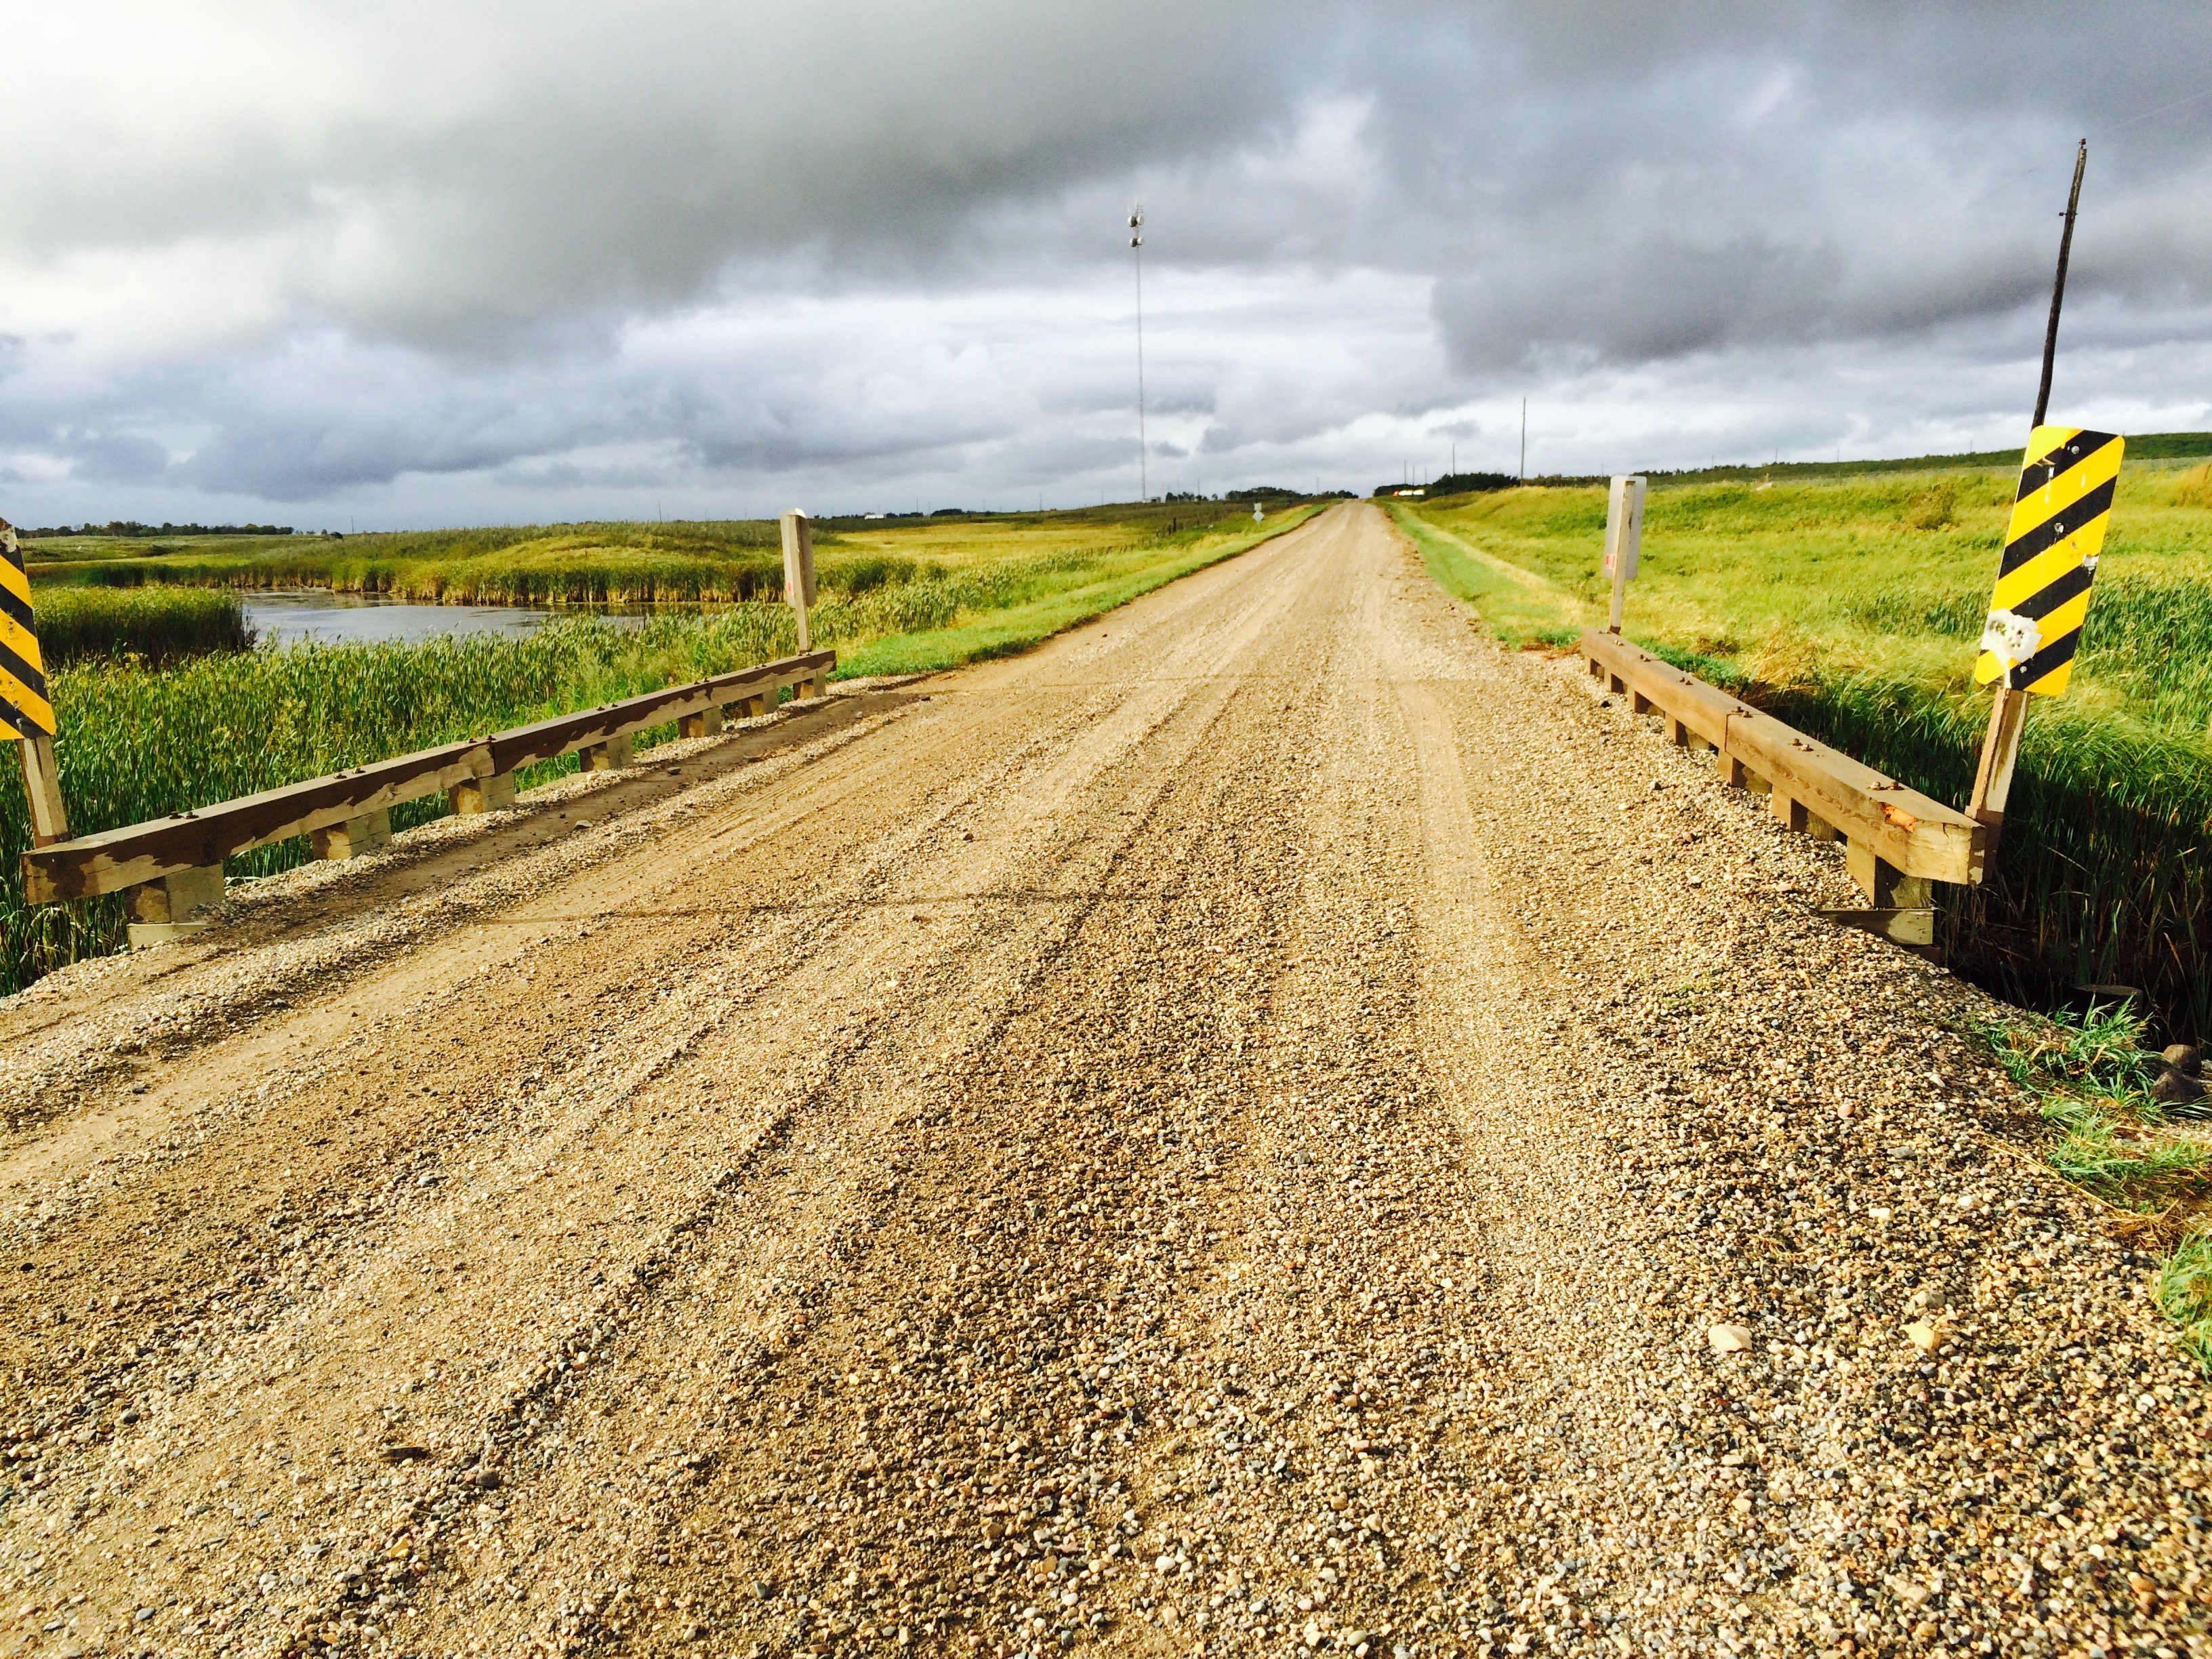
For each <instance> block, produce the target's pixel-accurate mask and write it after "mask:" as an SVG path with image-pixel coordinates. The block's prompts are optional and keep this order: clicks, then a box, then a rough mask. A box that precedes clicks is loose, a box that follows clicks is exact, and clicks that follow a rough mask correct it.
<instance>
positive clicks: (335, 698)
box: [0, 606, 790, 990]
mask: <svg viewBox="0 0 2212 1659" xmlns="http://www.w3.org/2000/svg"><path fill="white" fill-rule="evenodd" d="M778 611H781V607H780V606H775V607H770V606H758V607H749V608H747V609H745V610H743V611H735V612H732V613H730V614H728V615H726V616H722V617H708V618H696V617H693V618H683V619H678V618H665V619H655V620H651V621H648V622H647V623H646V624H645V625H644V626H643V627H641V628H623V627H619V626H617V625H616V624H614V623H609V622H605V621H604V620H601V619H599V618H596V617H580V618H575V619H563V620H561V621H558V622H556V623H549V624H548V625H547V626H546V627H544V628H543V629H539V630H538V631H537V632H536V633H534V634H528V635H520V636H516V635H505V634H502V635H484V634H476V635H452V636H448V637H446V638H441V639H437V640H434V641H429V642H428V643H426V644H421V645H390V644H382V645H355V644H349V645H337V646H328V645H314V644H305V645H296V646H290V647H285V648H284V649H282V650H259V651H252V652H246V653H240V654H234V655H221V656H206V657H201V658H197V659H193V660H191V661H188V662H185V663H182V664H179V665H175V666H172V667H153V666H149V665H145V664H143V663H136V662H131V661H127V660H125V661H115V660H107V661H97V662H88V663H84V664H80V665H76V666H73V667H64V668H61V669H58V670H57V671H55V672H54V673H53V674H52V675H51V676H50V677H49V683H50V684H51V686H52V690H53V693H54V708H55V712H56V714H57V716H58V720H59V724H60V726H61V730H60V732H58V735H57V738H56V742H55V745H54V746H55V753H56V756H57V757H58V760H59V763H60V766H61V781H62V794H63V798H64V800H65V801H66V802H67V803H68V806H69V813H70V827H71V828H72V829H75V830H76V831H77V832H78V833H80V834H82V833H87V832H89V831H92V830H96V829H111V828H114V827H117V826H119V825H122V824H127V823H141V822H143V821H144V820H146V819H149V818H155V817H163V816H165V815H167V814H168V813H171V812H179V811H187V810H189V809H191V808H194V807H198V806H204V805H208V804H209V803H210V802H212V801H218V800H224V799H229V798H231V797H233V796H237V795H245V794H251V793H254V792H255V791H257V790H261V789H270V788H274V787H277V786H279V785H281V784H286V783H295V782H297V781H301V779H304V778H311V777H316V776H319V775H323V774H325V773H328V772H335V771H337V770H340V769H343V768H345V767H349V766H361V765H364V764H366V763H368V762H371V761H374V760H381V759H384V758H386V757H389V756H392V755H397V754H404V753H405V752H407V751H408V750H413V749H422V748H428V747H429V746H430V745H432V744H440V743H449V742H453V741H456V740H458V739H459V738H467V737H472V736H477V735H479V734H482V733H484V732H491V731H495V730H497V729H499V728H501V727H503V726H519V725H522V724H524V723H526V722H527V721H530V720H541V719H544V718H546V717H548V716H550V715H553V714H562V713H565V712H567V711H568V710H569V709H572V708H587V707H589V706H591V705H592V704H594V703H599V702H611V701H613V700H614V699H616V698H617V697H625V696H636V695H637V694H639V693H641V692H644V691H651V690H658V689H659V687H661V686H664V685H671V684H679V683H681V682H682V681H684V680H690V679H698V678H703V677H704V676H706V675H708V674H714V673H721V672H725V671H728V670H730V669H732V668H738V667H742V666H744V665H746V664H748V663H753V662H759V661H763V660H764V659H768V658H769V657H772V656H775V655H778V654H781V653H784V652H787V651H788V649H789V648H790V640H789V632H790V619H789V613H788V612H784V613H783V614H782V615H781V617H778V616H777V615H776V614H775V613H776V612H778ZM779 624H780V626H779ZM573 766H574V763H573V761H569V762H562V763H549V764H548V766H547V767H546V768H545V769H544V770H545V772H546V773H547V774H548V775H550V774H551V773H552V772H556V771H558V770H561V769H564V768H568V769H573ZM444 809H445V802H444V800H443V799H442V798H432V799H424V800H419V801H414V802H410V803H409V804H408V805H404V806H401V807H398V808H396V809H394V811H393V813H392V822H393V823H394V824H395V825H396V826H401V827H404V826H406V825H410V824H414V823H422V822H425V821H427V820H428V819H429V818H431V817H435V816H437V815H438V814H439V813H440V812H441V811H444ZM29 845H30V836H29V821H28V816H27V810H26V806H25V803H24V799H23V780H22V774H21V769H19V768H16V767H15V766H12V765H0V859H4V860H6V865H5V870H4V872H0V987H4V988H5V989H7V990H16V989H20V988H21V987H23V986H24V985H27V984H28V983H30V981H33V980H34V979H36V978H38V977H39V976H40V975H41V974H44V973H46V972H49V971H51V970H52V969H55V968H57V967H59V966H61V965H63V964H64V963H70V962H74V961H76V960H78V959H80V958H82V957H88V956H100V955H104V954H106V953H107V952H108V951H112V950H114V949H116V948H117V946H118V944H119V943H120V940H121V938H122V932H123V927H124V923H125V920H126V918H125V915H124V908H123V902H122V900H121V898H120V896H109V897H106V898H102V899H95V900H90V901H86V902H80V903H73V904H57V905H42V906H39V907H36V908H33V907H29V906H27V905H25V904H24V902H23V899H22V875H21V855H22V854H23V853H24V852H25V851H26V850H27V848H28V847H29ZM306 858H307V843H306V842H305V840H304V839H299V840H295V841H291V842H283V843H280V844H279V845H277V846H274V847H265V848H259V849H258V850H257V851H254V852H252V853H247V854H241V855H240V856H239V857H236V858H234V859H232V860H230V861H229V865H228V868H229V870H230V872H231V873H232V874H234V875H264V874H269V873H272V872H276V871H278V870H283V869H287V868H289V867H290V866H294V865H295V864H299V863H301V862H302V861H304V860H306Z"/></svg>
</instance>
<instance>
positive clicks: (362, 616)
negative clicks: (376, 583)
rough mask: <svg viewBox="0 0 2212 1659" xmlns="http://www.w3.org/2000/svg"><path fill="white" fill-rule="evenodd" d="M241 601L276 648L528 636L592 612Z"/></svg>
mask: <svg viewBox="0 0 2212 1659" xmlns="http://www.w3.org/2000/svg"><path fill="white" fill-rule="evenodd" d="M240 597H241V598H242V599H244V600H245V601H246V621H247V622H248V623H250V624H251V625H252V628H253V629H254V630H255V632H256V633H257V634H258V635H259V636H260V639H261V641H262V642H263V643H264V644H275V645H297V644H299V643H300V642H301V641H303V640H313V641H319V642H322V643H325V644H338V643H344V644H362V643H372V644H380V643H385V642H390V641H397V642H398V643H400V644H404V645H413V644H417V643H419V642H421V641H423V640H428V639H435V638H436V637H437V636H438V635H441V634H528V633H532V632H534V631H535V630H536V629H539V628H542V627H544V625H545V623H548V622H550V621H551V620H552V619H553V618H554V617H556V616H564V615H565V616H574V615H575V614H576V613H577V611H580V610H585V609H587V608H588V607H584V606H575V607H572V608H571V609H569V610H568V611H537V610H532V609H530V608H529V607H527V606H524V605H413V604H410V603H408V602H407V601H405V600H402V599H381V598H378V597H376V596H374V595H369V594H360V593H326V592H317V591H313V590H309V591H305V592H301V591H296V590H288V591H285V592H270V593H246V594H242V595H240ZM597 614H599V615H601V616H604V617H606V618H607V619H608V620H609V621H611V622H615V623H623V624H626V625H628V626H630V627H635V626H636V625H637V624H638V623H641V622H643V621H644V620H645V618H644V617H643V616H642V615H641V614H640V613H639V612H636V611H605V610H601V611H598V612H597Z"/></svg>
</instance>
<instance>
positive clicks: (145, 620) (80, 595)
mask: <svg viewBox="0 0 2212 1659" xmlns="http://www.w3.org/2000/svg"><path fill="white" fill-rule="evenodd" d="M32 611H33V616H34V618H35V621H36V624H37V627H38V632H39V650H40V655H41V656H42V657H44V659H46V665H47V666H48V667H50V668H52V667H55V666H58V665H61V664H64V663H72V662H79V661H82V660H84V659H88V658H95V657H139V658H143V659H145V660H147V661H149V662H157V663H158V662H172V661H175V660H176V659H179V658H183V657H191V656H197V655H199V654H201V653H204V652H209V651H246V650H250V649H251V648H252V645H253V629H252V627H251V626H250V625H249V624H248V623H247V622H246V602H245V601H244V600H243V599H240V598H239V596H238V595H237V594H235V593H223V592H210V591H208V590H206V589H204V588H191V587H139V588H129V589H116V588H102V587H40V588H39V589H38V590H36V591H35V592H33V595H32Z"/></svg>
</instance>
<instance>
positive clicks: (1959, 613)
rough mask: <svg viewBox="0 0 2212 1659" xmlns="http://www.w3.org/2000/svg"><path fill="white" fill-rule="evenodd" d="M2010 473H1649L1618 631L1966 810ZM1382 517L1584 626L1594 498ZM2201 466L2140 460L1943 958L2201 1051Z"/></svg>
mask: <svg viewBox="0 0 2212 1659" xmlns="http://www.w3.org/2000/svg"><path fill="white" fill-rule="evenodd" d="M2016 472H2017V465H2016V463H2010V464H2008V465H2002V466H1981V467H1966V468H1938V469H1929V470H1923V471H1901V470H1892V471H1881V472H1878V473H1869V474H1862V475H1859V476H1856V477H1854V476H1836V477H1802V478H1799V479H1795V480H1782V479H1778V480H1776V481H1774V482H1772V483H1768V482H1767V481H1765V480H1764V479H1760V480H1758V481H1753V480H1751V479H1748V478H1741V479H1728V480H1723V481H1705V480H1683V481H1679V482H1669V481H1665V480H1655V483H1654V487H1653V489H1652V492H1651V495H1650V500H1649V502H1648V506H1647V509H1646V519H1645V532H1644V552H1643V559H1642V570H1641V574H1640V575H1639V577H1638V580H1637V582H1636V583H1635V585H1634V586H1633V588H1632V592H1631V593H1630V596H1629V601H1628V609H1627V627H1626V631H1627V633H1628V634H1629V635H1630V636H1631V637H1632V638H1633V639H1635V640H1637V641H1638V642H1640V643H1642V644H1644V645H1645V646H1646V647H1647V648H1650V649H1652V650H1655V651H1656V652H1658V653H1661V654H1662V655H1665V656H1667V657H1668V658H1670V659H1673V660H1674V661H1675V662H1677V663H1679V664H1680V665H1683V666H1685V667H1687V668H1690V669H1692V671H1697V672H1701V673H1703V674H1705V675H1706V676H1707V677H1708V678H1713V679H1715V680H1717V681H1719V682H1722V683H1723V684H1729V685H1730V686H1731V687H1732V688H1734V689H1736V690H1739V691H1740V692H1741V693H1742V694H1743V695H1745V696H1747V697H1748V698H1750V699H1751V700H1753V701H1755V702H1760V703H1762V704H1764V705H1765V706H1767V707H1769V708H1773V709H1774V710H1775V712H1776V713H1777V714H1780V715H1781V716H1782V717H1783V718H1784V719H1787V720H1790V721H1791V722H1792V723H1793V724H1796V725H1797V726H1801V727H1802V728H1804V729H1806V730H1808V731H1811V732H1814V733H1815V734H1816V735H1818V736H1820V737H1822V738H1826V740H1828V741H1830V742H1832V743H1834V744H1837V745H1838V747H1841V748H1844V749H1846V750H1850V751H1851V752H1853V753H1855V754H1857V755H1860V756H1861V757H1863V758H1864V759H1865V760H1867V761H1868V763H1869V764H1871V765H1874V766H1876V767H1879V768H1881V769H1883V770H1885V771H1887V772H1889V773H1891V774H1893V775H1896V776H1898V777H1899V778H1902V779H1903V780H1905V781H1907V782H1909V783H1911V784H1912V785H1913V786H1914V787H1917V788H1919V789H1922V790H1923V791H1925V792H1926V793H1929V794H1931V795H1934V796H1936V798H1937V799H1943V800H1948V801H1951V802H1954V803H1956V804H1961V805H1962V804H1963V803H1964V801H1965V799H1966V794H1967V793H1968V791H1969V789H1970V788H1971V786H1972V778H1973V769H1974V761H1975V757H1976V755H1977V753H1978V750H1979V745H1980V742H1981V737H1982V731H1983V726H1984V722H1985V720H1986V719H1987V712H1988V702H1987V699H1986V696H1977V695H1976V693H1975V692H1974V690H1973V688H1972V660H1973V654H1974V641H1975V640H1976V638H1977V637H1978V635H1979V632H1980V629H1981V622H1982V617H1983V614H1984V610H1985V609H1986V606H1987V605H1988V599H1989V592H1990V583H1991V581H1992V580H1993V578H1994V576H1995V574H1996V562H1997V556H1998V552H1999V550H2000V546H2001V543H2002V535H2003V529H2004V523H2005V518H2006V513H2007V512H2008V506H2009V503H2010V501H2011V497H2012V492H2013V480H2014V478H2015V476H2016ZM1391 507H1392V511H1393V513H1394V514H1395V516H1396V518H1397V519H1398V520H1399V522H1400V524H1401V526H1403V527H1404V528H1405V529H1406V530H1407V532H1408V533H1409V534H1410V535H1411V536H1412V537H1413V539H1414V541H1415V543H1416V544H1417V545H1418V546H1419V548H1420V550H1421V551H1422V553H1423V555H1424V557H1425V560H1426V562H1427V563H1428V566H1429V568H1430V569H1431V572H1432V573H1433V574H1435V576H1436V578H1437V580H1438V581H1439V582H1441V583H1442V584H1443V586H1445V587H1446V588H1447V589H1449V591H1451V592H1455V593H1456V594H1458V595H1459V596H1460V597H1462V599H1466V600H1467V601H1468V604H1469V605H1472V606H1473V607H1474V609H1475V610H1476V611H1479V612H1480V614H1481V615H1482V616H1483V617H1485V618H1486V620H1487V621H1488V622H1489V623H1491V624H1492V626H1493V627H1494V628H1495V629H1497V630H1498V633H1499V635H1501V636H1502V637H1504V638H1506V639H1507V640H1509V641H1543V642H1556V643H1561V644H1564V643H1566V642H1568V641H1571V640H1572V638H1573V637H1574V635H1576V633H1577V632H1578V631H1579V630H1580V629H1582V628H1583V627H1584V626H1588V625H1590V624H1592V623H1597V624H1602V623H1603V620H1604V615H1605V603H1606V595H1605V593H1604V592H1601V587H1600V579H1599V571H1598V562H1599V556H1600V544H1601V538H1602V535H1603V531H1604V525H1605V500H1604V494H1603V492H1602V491H1601V489H1596V488H1594V487H1593V488H1581V489H1513V490H1507V491H1504V492H1501V493H1498V494H1496V495H1477V496H1467V497H1459V498H1454V499H1445V500H1442V501H1423V502H1419V503H1411V502H1394V503H1392V504H1391ZM2208 724H2212V467H2208V466H2207V465H2206V464H2204V463H2202V462H2197V463H2194V464H2191V463H2189V462H2187V461H2185V460H2170V461H2168V460H2159V459H2152V460H2148V461H2142V460H2137V459H2132V458H2131V459H2130V461H2129V463H2128V465H2127V467H2126V469H2125V470H2124V472H2123V474H2122V476H2121V480H2120V485H2119V490H2118V499H2117V502H2116V505H2115V508H2114V513H2113V519H2112V532H2111V536H2110V538H2109V539H2108V540H2107V542H2106V551H2105V556H2104V559H2103V561H2102V562H2101V563H2100V567H2099V572H2098V578H2097V587H2096V592H2095V597H2094V599H2093V602H2092V604H2091V605H2090V610H2089V620H2088V623H2087V628H2086V629H2085V630H2084V634H2083V648H2082V652H2081V658H2080V659H2079V665H2078V667H2077V670H2076V672H2075V677H2074V682H2073V689H2072V690H2070V691H2069V693H2068V695H2067V696H2064V697H2063V698H2058V699H2039V700H2038V702H2037V703H2036V706H2035V707H2034V708H2033V712H2032V714H2031V716H2030V720H2029V723H2028V727H2027V738H2026V741H2025V743H2024V745H2023V749H2022V754H2021V771H2020V774H2019V776H2018V779H2017V781H2016V782H2015V788H2014V793H2013V798H2012V801H2011V803H2010V812H2009V815H2008V821H2007V833H2006V836H2005V838H2004V842H2003V844H2002V852H2001V856H2000V860H1999V864H1998V868H1997V869H1996V871H1995V872H1994V873H1993V876H1992V878H1991V880H1990V882H1989V884H1987V885H1985V886H1984V887H1982V888H1979V889H1974V890H1954V889H1944V890H1941V891H1942V894H1943V902H1944V904H1945V907H1946V908H1945V911H1944V915H1943V937H1944V941H1945V944H1946V946H1947V948H1948V951H1949V954H1950V957H1951V960H1952V961H1953V963H1954V965H1955V966H1957V967H1958V968H1960V969H1961V970H1962V971H1964V972H1966V973H1968V974H1969V975H1972V977H1974V978H1976V979H1978V980H1980V981H1983V982H1984V983H1986V984H1988V985H1990V987H1992V988H1995V989H1996V990H1998V991H2000V992H2001V993H2002V994H2006V995H2008V996H2010V997H2012V998H2014V999H2015V1000H2020V1001H2022V1002H2024V1003H2026V1004H2027V1006H2038V1007H2045V1008H2050V1007H2055V1006H2064V1005H2066V1004H2067V1003H2069V1001H2070V1000H2075V991H2074V987H2076V986H2079V985H2085V984H2122V985H2130V986H2135V987H2140V988H2141V989H2142V991H2143V992H2144V993H2145V998H2146V1006H2148V1008H2149V1009H2150V1010H2151V1012H2152V1014H2153V1022H2154V1030H2156V1031H2157V1032H2158V1034H2159V1035H2160V1037H2161V1040H2163V1039H2164V1038H2165V1037H2166V1036H2174V1037H2184V1038H2187V1039H2189V1040H2191V1041H2198V1040H2203V1038H2205V1037H2207V1036H2212V860H2207V859H2205V858H2204V857H2203V854H2202V853H2201V851H2200V849H2201V848H2203V846H2204V845H2205V842H2206V837H2207V836H2212V743H2208V740H2207V728H2208Z"/></svg>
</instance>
